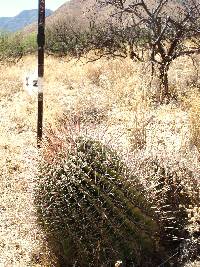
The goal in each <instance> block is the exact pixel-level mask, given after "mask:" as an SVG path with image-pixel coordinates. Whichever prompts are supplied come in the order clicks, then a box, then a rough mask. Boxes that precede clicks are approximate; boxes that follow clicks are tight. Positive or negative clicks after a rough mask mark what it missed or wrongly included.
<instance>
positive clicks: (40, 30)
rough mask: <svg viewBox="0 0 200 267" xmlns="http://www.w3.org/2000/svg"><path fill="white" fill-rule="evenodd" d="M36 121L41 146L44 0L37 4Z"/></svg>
mask: <svg viewBox="0 0 200 267" xmlns="http://www.w3.org/2000/svg"><path fill="white" fill-rule="evenodd" d="M37 43H38V121H37V146H38V148H40V147H41V142H42V127H43V76H44V45H45V0H39V5H38V35H37Z"/></svg>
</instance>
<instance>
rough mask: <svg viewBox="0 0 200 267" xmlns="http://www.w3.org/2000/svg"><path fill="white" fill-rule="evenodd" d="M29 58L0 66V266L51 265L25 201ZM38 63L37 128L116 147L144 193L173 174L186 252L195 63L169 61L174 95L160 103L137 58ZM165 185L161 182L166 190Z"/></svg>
mask: <svg viewBox="0 0 200 267" xmlns="http://www.w3.org/2000/svg"><path fill="white" fill-rule="evenodd" d="M195 59H196V60H198V58H195ZM34 60H35V59H34V57H33V56H29V57H26V58H23V60H21V61H20V62H18V63H17V65H15V66H13V65H12V66H5V65H1V66H0V70H1V73H2V75H1V85H0V89H1V90H0V91H1V102H0V105H1V122H0V131H1V135H0V148H1V161H0V166H1V186H0V193H1V194H0V195H1V197H0V201H1V202H0V213H1V217H0V221H1V223H0V224H1V240H0V242H1V249H0V265H2V266H20V267H21V266H49V264H50V266H52V265H51V263H50V262H51V261H50V258H52V255H50V252H49V251H48V247H47V245H46V244H45V239H44V237H43V235H42V233H41V231H40V230H39V229H38V227H37V225H36V220H35V215H34V208H33V204H32V203H33V199H32V190H33V184H34V182H35V180H34V177H35V176H36V173H37V158H38V154H37V150H36V96H32V97H30V96H28V95H27V94H26V92H25V91H24V89H23V83H22V78H23V75H24V72H25V71H26V70H27V69H29V68H33V65H34V64H33V62H34ZM45 67H46V73H45V94H44V95H45V113H44V116H45V117H44V119H45V128H46V129H48V128H49V125H50V126H51V128H53V129H57V128H59V127H65V128H67V129H69V130H70V131H71V132H72V133H75V132H76V133H78V134H80V135H85V134H87V136H90V137H92V138H95V139H98V140H101V141H102V142H103V143H105V144H109V146H111V147H113V148H115V149H117V151H118V153H119V154H120V155H121V156H122V157H123V159H124V161H125V162H126V163H127V165H129V167H130V168H131V169H132V171H133V172H134V174H135V175H137V176H138V177H141V181H142V183H143V185H144V186H147V188H149V190H150V196H151V198H150V199H149V200H150V201H152V200H156V198H157V195H156V192H158V191H157V190H156V191H155V188H156V187H155V185H156V184H157V182H158V181H159V180H160V179H162V177H163V175H164V176H166V177H170V178H169V181H170V183H171V182H172V181H174V182H173V183H174V185H173V186H176V184H180V185H181V188H182V190H183V191H184V194H187V195H188V196H189V197H190V201H189V202H188V203H182V205H183V206H184V208H186V210H187V211H188V216H189V217H188V218H189V221H188V224H187V225H186V226H185V228H186V230H187V232H189V236H190V240H188V242H186V243H187V244H186V245H185V250H184V255H182V257H183V258H184V257H185V258H187V261H189V260H190V259H191V260H192V259H193V256H194V255H195V254H196V253H197V251H196V250H195V249H196V248H195V247H196V243H197V242H198V231H199V214H200V213H199V176H200V169H199V149H200V145H199V143H200V142H199V135H200V133H199V131H200V127H199V124H200V121H199V115H198V114H199V98H200V96H199V76H198V72H199V67H198V66H196V65H195V66H194V65H193V62H192V61H190V60H188V58H187V57H182V58H180V59H179V60H177V61H176V62H174V63H173V65H172V67H171V69H170V70H169V90H171V92H172V93H173V95H174V102H171V103H170V104H169V105H162V106H159V105H158V102H157V100H158V99H159V91H158V90H157V88H158V87H157V80H156V79H154V80H153V81H152V87H151V88H150V87H149V83H150V76H151V74H150V71H149V66H148V65H146V64H145V63H142V62H138V63H135V62H133V61H131V60H130V59H128V58H127V59H122V60H121V59H115V60H113V59H110V60H106V59H101V60H99V61H97V62H95V63H88V64H85V62H84V60H83V62H81V61H79V62H77V61H76V60H75V59H71V60H69V59H67V58H63V59H56V58H53V57H48V58H46V65H45ZM155 162H156V165H155ZM155 166H158V167H156V168H155ZM162 170H164V172H163V171H162ZM152 173H153V176H152ZM173 177H174V178H173ZM173 188H174V187H173ZM165 189H166V188H165V185H163V190H162V194H163V196H165V197H166V196H167V191H165ZM172 192H173V191H172ZM172 192H171V193H172ZM152 197H153V199H152ZM160 207H161V208H162V205H161V206H160ZM157 208H159V207H158V206H157ZM159 212H160V213H162V212H163V210H159ZM189 241H191V242H189ZM187 253H188V254H187ZM51 260H52V259H51ZM191 266H193V265H191ZM196 266H198V263H196Z"/></svg>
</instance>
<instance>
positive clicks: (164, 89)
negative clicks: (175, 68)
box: [159, 64, 170, 104]
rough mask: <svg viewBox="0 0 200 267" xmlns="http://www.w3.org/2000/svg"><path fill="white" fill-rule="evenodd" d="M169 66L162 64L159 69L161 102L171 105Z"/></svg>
mask: <svg viewBox="0 0 200 267" xmlns="http://www.w3.org/2000/svg"><path fill="white" fill-rule="evenodd" d="M168 70H169V65H168V64H161V66H160V67H159V72H160V75H159V78H160V102H161V103H167V104H168V103H169V100H170V92H169V81H168Z"/></svg>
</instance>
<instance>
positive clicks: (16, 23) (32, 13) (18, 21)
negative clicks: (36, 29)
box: [0, 9, 53, 32]
mask: <svg viewBox="0 0 200 267" xmlns="http://www.w3.org/2000/svg"><path fill="white" fill-rule="evenodd" d="M52 13H53V11H51V10H50V9H47V10H46V16H50V15H51V14H52ZM37 18H38V11H37V9H32V10H24V11H22V12H20V13H19V14H18V15H17V16H14V17H1V18H0V29H1V30H2V31H9V32H15V31H18V30H21V29H23V28H24V27H25V26H27V25H29V24H31V23H33V22H35V21H37Z"/></svg>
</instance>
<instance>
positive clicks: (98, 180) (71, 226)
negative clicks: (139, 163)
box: [35, 138, 167, 267]
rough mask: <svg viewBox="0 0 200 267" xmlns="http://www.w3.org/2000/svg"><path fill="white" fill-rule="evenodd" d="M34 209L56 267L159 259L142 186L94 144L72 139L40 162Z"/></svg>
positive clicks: (110, 153)
mask: <svg viewBox="0 0 200 267" xmlns="http://www.w3.org/2000/svg"><path fill="white" fill-rule="evenodd" d="M63 154H64V155H63ZM35 205H36V208H37V217H38V222H39V223H40V225H41V226H42V228H43V230H44V231H45V233H46V235H47V238H48V241H49V244H50V246H51V248H52V250H53V251H54V253H55V254H56V255H57V256H58V259H59V262H60V266H81V267H82V266H97V267H98V266H114V263H115V262H116V261H117V260H121V261H122V262H123V263H125V264H126V266H140V267H142V266H145V267H147V266H156V264H159V263H161V258H162V259H163V258H164V257H165V252H164V249H163V248H162V247H161V246H160V245H159V237H158V232H159V228H158V226H157V223H156V221H155V220H154V219H153V217H152V210H151V207H150V206H149V204H148V202H147V201H146V199H145V197H144V194H143V188H142V186H141V185H140V184H139V182H138V180H137V179H136V178H134V177H132V176H130V175H128V171H127V168H126V167H125V165H124V164H123V163H122V162H121V161H120V159H119V157H118V156H117V154H116V153H115V152H113V151H112V150H111V149H109V148H108V147H106V146H105V145H102V144H101V143H100V142H98V141H93V140H90V139H89V140H88V139H85V138H78V139H77V140H76V142H75V145H74V146H71V148H70V149H68V151H67V152H66V151H65V153H61V154H60V156H59V160H58V159H57V160H56V162H54V163H53V164H50V163H49V162H47V161H45V162H44V161H42V162H41V166H40V174H39V177H38V179H37V185H36V188H35ZM131 264H132V265H131ZM166 266H167V265H166Z"/></svg>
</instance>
